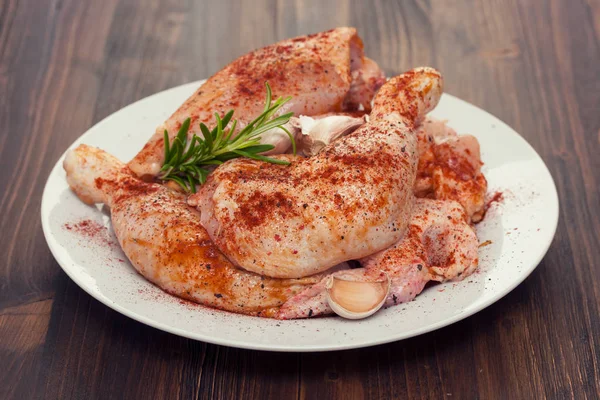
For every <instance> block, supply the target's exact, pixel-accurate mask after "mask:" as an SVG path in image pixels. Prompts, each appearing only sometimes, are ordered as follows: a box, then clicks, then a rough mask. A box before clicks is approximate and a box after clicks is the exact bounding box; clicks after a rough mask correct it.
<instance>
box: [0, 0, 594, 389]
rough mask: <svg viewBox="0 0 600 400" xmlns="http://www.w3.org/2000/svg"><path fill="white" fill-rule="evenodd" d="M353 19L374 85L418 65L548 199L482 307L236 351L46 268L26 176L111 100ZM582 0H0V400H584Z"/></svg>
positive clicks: (589, 73) (588, 360)
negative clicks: (342, 345)
mask: <svg viewBox="0 0 600 400" xmlns="http://www.w3.org/2000/svg"><path fill="white" fill-rule="evenodd" d="M339 25H353V26H356V27H357V28H358V29H359V32H360V34H361V36H362V38H363V39H364V42H365V48H366V51H367V54H368V55H369V56H370V57H372V58H373V59H375V60H377V61H378V62H379V64H380V65H381V66H382V67H383V68H384V69H385V70H386V72H387V73H388V74H396V73H398V72H401V71H403V70H406V69H408V68H411V67H413V66H417V65H432V66H435V67H437V68H439V69H441V70H442V71H443V72H444V74H445V76H446V89H447V91H448V92H450V93H452V94H455V95H458V96H459V97H461V98H463V99H465V100H467V101H469V102H472V103H473V104H476V105H477V106H479V107H482V108H483V109H486V110H488V111H490V112H491V113H493V114H495V115H497V116H498V117H500V118H501V119H502V120H504V121H506V122H507V123H508V124H509V125H511V126H512V127H514V128H515V129H516V130H517V131H518V132H520V133H521V134H522V135H523V136H524V137H525V138H526V139H527V140H528V141H529V143H531V144H532V145H533V147H534V148H535V149H536V150H537V151H538V152H539V153H540V154H541V156H542V158H543V159H544V161H545V162H546V163H547V165H548V167H549V168H550V171H551V172H552V175H553V176H554V179H555V181H556V185H557V187H558V191H559V195H560V201H561V218H560V223H559V227H558V231H557V233H556V238H555V239H554V242H553V244H552V247H551V248H550V250H549V252H548V254H547V256H546V257H545V258H544V260H543V261H542V263H541V264H540V266H539V267H538V268H537V269H536V270H535V272H534V273H533V274H532V275H531V276H530V277H529V278H528V279H527V280H526V281H525V282H524V283H523V284H521V285H520V286H519V287H518V288H516V289H515V290H514V291H512V292H511V293H510V294H509V295H507V296H506V297H505V298H503V299H502V300H500V301H498V302H497V303H496V304H494V305H492V306H490V307H489V308H487V309H486V310H484V311H482V312H480V313H478V314H476V315H474V316H472V317H470V318H467V319H466V320H464V321H462V322H459V323H457V324H454V325H452V326H449V327H447V328H444V329H440V330H438V331H435V332H432V333H429V334H426V335H422V336H420V337H416V338H413V339H409V340H404V341H401V342H397V343H392V344H388V345H382V346H378V347H373V348H367V349H361V350H352V351H343V352H336V353H317V354H285V353H266V352H258V351H247V350H238V349H233V348H227V347H220V346H215V345H208V344H205V343H201V342H195V341H192V340H188V339H183V338H180V337H177V336H174V335H171V334H168V333H164V332H161V331H158V330H156V329H153V328H150V327H147V326H145V325H142V324H140V323H138V322H135V321H133V320H131V319H129V318H127V317H124V316H122V315H121V314H119V313H117V312H115V311H112V310H111V309H109V308H108V307H106V306H104V305H102V304H100V303H99V302H98V301H96V300H94V299H93V298H92V297H90V296H89V295H87V294H86V293H85V292H84V291H83V290H81V289H80V288H79V287H78V286H77V285H75V284H74V283H73V282H72V281H71V280H70V279H69V278H68V277H67V276H66V275H65V273H64V272H63V271H62V270H61V269H60V267H59V266H58V264H57V263H56V261H55V260H54V259H53V257H52V255H51V254H50V251H49V250H48V248H47V246H46V243H45V240H44V237H43V234H42V229H41V226H40V215H39V210H40V199H41V194H42V189H43V187H44V183H45V181H46V178H47V176H48V173H49V171H50V168H51V167H52V166H53V165H54V163H55V162H56V160H57V159H58V158H59V156H60V155H61V153H62V152H63V151H64V150H65V149H66V147H67V146H68V145H69V144H70V143H71V142H72V141H73V140H74V139H75V138H77V137H78V136H79V135H81V134H82V133H83V132H85V131H86V130H87V129H88V128H89V127H90V126H92V125H93V124H95V123H96V122H98V121H100V120H101V119H102V118H104V117H106V116H107V115H109V114H111V113H113V112H114V111H116V110H118V109H120V108H121V107H123V106H125V105H127V104H129V103H131V102H133V101H136V100H138V99H141V98H143V97H145V96H148V95H150V94H152V93H155V92H157V91H160V90H163V89H166V88H169V87H172V86H175V85H179V84H182V83H185V82H189V81H192V80H196V79H199V78H204V77H208V76H209V75H211V74H213V73H214V72H216V71H217V70H218V69H219V68H220V67H222V66H223V65H225V64H227V63H228V62H230V61H231V60H233V59H234V58H235V57H237V56H239V55H241V54H243V53H245V52H247V51H249V50H251V49H253V48H256V47H259V46H262V45H266V44H269V43H271V42H274V41H277V40H279V39H283V38H287V37H291V36H295V35H299V34H304V33H309V32H315V31H321V30H325V29H328V28H331V27H334V26H339ZM599 78H600V2H598V1H597V0H569V1H567V0H562V1H561V0H545V1H533V0H531V1H529V0H521V1H519V0H510V1H499V0H495V1H479V2H474V1H471V0H462V1H426V0H423V1H397V2H391V1H373V2H367V1H336V2H333V1H327V2H325V1H314V2H309V3H307V2H302V1H297V2H292V1H289V2H288V1H283V0H279V1H276V0H256V1H254V0H253V1H250V0H246V1H241V2H237V1H233V0H220V1H218V2H211V1H205V2H201V1H186V2H179V1H174V0H148V1H141V0H140V1H137V2H135V1H130V0H127V1H125V0H103V1H84V0H54V1H50V0H43V1H42V0H0V132H1V133H0V155H1V157H0V162H1V165H2V168H1V169H0V178H1V179H0V210H2V213H1V214H0V232H2V233H1V235H2V240H1V241H0V254H1V256H0V257H1V259H2V260H3V262H2V263H1V264H0V288H1V290H0V360H1V366H0V398H3V399H5V398H15V399H25V398H32V397H36V398H37V397H41V398H60V399H68V398H77V399H83V398H99V399H109V398H123V397H125V398H144V399H150V398H167V397H175V396H177V397H181V398H191V397H201V398H207V399H209V398H231V399H239V398H246V397H256V398H261V399H262V398H273V399H287V398H296V397H302V398H315V399H324V398H330V397H339V398H345V399H354V398H363V397H369V398H410V399H414V398H419V399H428V398H455V399H475V398H480V399H492V398H498V399H506V398H512V399H518V398H544V397H547V398H556V399H564V398H577V399H582V398H590V399H592V398H598V396H600V339H599V338H600V284H599V281H600V262H599V261H598V260H599V257H600V252H599V251H598V247H599V243H600V213H599V212H598V207H599V206H600V201H599V189H600V157H599V156H598V154H600V111H599V109H600V86H599V83H600V80H599Z"/></svg>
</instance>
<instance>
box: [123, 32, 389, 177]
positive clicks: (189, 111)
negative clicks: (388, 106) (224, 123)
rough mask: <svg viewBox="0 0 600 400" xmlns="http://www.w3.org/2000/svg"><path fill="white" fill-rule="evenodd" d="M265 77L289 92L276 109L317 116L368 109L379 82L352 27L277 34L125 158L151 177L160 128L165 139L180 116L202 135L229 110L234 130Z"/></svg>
mask: <svg viewBox="0 0 600 400" xmlns="http://www.w3.org/2000/svg"><path fill="white" fill-rule="evenodd" d="M265 82H269V84H270V86H271V88H272V90H273V98H277V97H287V96H292V99H291V100H290V101H289V102H288V103H286V104H285V106H284V107H282V108H281V109H280V111H279V112H280V113H281V114H283V113H287V112H290V111H291V112H294V113H295V114H296V115H300V114H303V115H317V114H324V113H327V112H331V111H342V110H352V109H355V108H359V107H361V108H366V109H369V107H370V102H371V99H372V97H373V94H374V93H375V91H376V90H377V89H378V88H379V87H380V86H381V85H382V84H383V83H384V82H385V76H384V74H383V72H382V71H381V70H380V69H379V67H378V66H377V64H375V62H373V61H372V60H369V59H367V58H366V57H364V54H363V44H362V41H361V40H360V38H359V37H358V35H357V33H356V29H354V28H336V29H332V30H330V31H327V32H321V33H317V34H313V35H308V36H301V37H297V38H294V39H288V40H284V41H282V42H279V43H275V44H273V45H270V46H267V47H264V48H262V49H258V50H255V51H253V52H250V53H248V54H246V55H244V56H242V57H240V58H238V59H237V60H235V61H233V62H232V63H231V64H229V65H228V66H226V67H225V68H223V69H222V70H221V71H219V72H217V73H216V74H215V75H213V76H212V77H211V78H210V79H208V80H207V81H206V83H204V84H203V85H202V86H201V87H200V88H199V89H198V90H197V91H196V92H195V93H194V94H193V95H192V96H191V97H190V98H188V99H187V100H186V101H185V103H183V104H182V105H181V107H179V109H178V110H177V111H176V112H175V113H174V114H173V115H172V116H171V117H169V119H168V120H167V121H165V123H164V124H162V125H160V126H159V127H158V128H157V129H156V133H155V134H154V136H152V138H151V139H150V141H149V142H148V143H147V144H146V145H145V146H144V148H143V149H142V150H141V151H140V152H139V153H138V154H137V155H136V156H135V157H134V158H133V160H131V161H130V162H129V164H128V165H129V167H130V168H131V170H132V171H133V172H134V173H135V174H137V175H138V176H142V177H145V176H155V175H156V174H158V172H159V171H160V168H161V167H162V164H163V162H164V145H163V144H164V143H163V140H164V139H163V132H164V131H165V130H166V131H167V132H168V134H169V138H170V140H172V139H173V137H174V136H175V135H176V134H177V131H178V130H179V128H180V127H181V124H182V123H183V121H184V120H185V119H187V118H190V119H191V126H190V130H189V132H188V135H189V137H190V138H191V136H192V135H194V134H197V135H199V136H201V133H200V128H199V124H200V122H203V123H205V124H207V125H208V126H209V127H212V126H214V124H215V123H216V122H215V117H214V114H215V113H218V114H219V115H221V116H222V115H224V114H225V113H227V112H228V111H229V110H235V113H234V119H238V122H239V123H238V128H239V129H241V128H243V127H244V126H245V125H246V124H247V123H248V122H250V121H251V120H253V119H254V118H255V117H256V116H258V115H259V114H260V113H262V111H263V107H264V101H265V96H266V91H265ZM262 139H263V143H268V144H273V145H275V146H276V150H275V152H276V153H282V152H284V151H285V150H286V149H287V147H289V144H290V141H289V138H288V136H287V135H286V134H285V133H284V132H283V131H274V132H272V134H266V133H265V134H263V135H262Z"/></svg>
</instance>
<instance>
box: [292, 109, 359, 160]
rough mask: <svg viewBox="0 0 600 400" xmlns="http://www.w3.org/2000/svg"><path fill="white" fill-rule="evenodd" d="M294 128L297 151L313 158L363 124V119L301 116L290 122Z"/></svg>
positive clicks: (334, 116)
mask: <svg viewBox="0 0 600 400" xmlns="http://www.w3.org/2000/svg"><path fill="white" fill-rule="evenodd" d="M290 122H291V125H292V126H294V127H296V128H297V129H298V130H297V131H296V132H297V134H296V142H297V145H298V151H301V152H302V153H304V154H305V155H307V156H314V155H316V154H317V153H318V152H320V151H321V150H322V149H323V148H324V147H325V146H327V145H329V144H330V143H332V142H334V141H335V140H336V139H338V138H340V137H342V136H345V135H348V134H350V133H352V132H353V131H355V130H356V129H357V128H358V127H359V126H361V125H362V124H364V123H365V120H364V118H363V117H360V118H357V117H351V116H347V115H328V116H323V117H315V118H313V117H307V116H305V115H301V116H300V117H298V118H293V119H292V120H290Z"/></svg>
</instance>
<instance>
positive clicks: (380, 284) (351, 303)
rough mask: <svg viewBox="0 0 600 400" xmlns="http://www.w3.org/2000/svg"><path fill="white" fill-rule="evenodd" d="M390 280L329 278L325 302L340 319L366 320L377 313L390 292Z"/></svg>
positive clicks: (387, 278)
mask: <svg viewBox="0 0 600 400" xmlns="http://www.w3.org/2000/svg"><path fill="white" fill-rule="evenodd" d="M390 286H391V280H390V278H389V277H388V276H387V274H385V280H382V281H377V282H365V281H352V280H345V279H341V278H338V277H335V276H331V277H329V279H328V281H327V282H326V284H325V288H326V290H327V302H328V303H329V306H330V307H331V309H332V310H333V311H334V312H335V313H336V314H337V315H339V316H340V317H344V318H348V319H361V318H366V317H368V316H370V315H372V314H374V313H375V312H376V311H378V310H379V309H380V308H381V307H383V304H384V303H385V299H386V298H387V296H388V294H389V292H390Z"/></svg>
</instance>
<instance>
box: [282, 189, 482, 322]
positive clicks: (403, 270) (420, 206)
mask: <svg viewBox="0 0 600 400" xmlns="http://www.w3.org/2000/svg"><path fill="white" fill-rule="evenodd" d="M477 246H478V241H477V235H476V234H475V231H474V230H473V228H472V227H471V225H470V224H469V223H468V222H467V215H466V214H465V211H464V209H463V208H462V206H461V205H460V204H458V203H457V202H455V201H443V200H430V199H418V200H417V202H416V204H415V207H414V209H413V213H412V217H411V220H410V224H409V227H408V230H407V232H406V235H405V236H404V237H403V238H402V239H401V240H400V241H399V242H398V243H396V244H395V245H393V246H391V247H390V248H388V249H386V250H383V251H381V252H378V253H376V254H373V255H370V256H368V257H365V258H363V259H362V260H360V263H361V264H362V266H363V268H357V269H348V270H343V271H339V272H335V273H334V275H335V276H337V277H339V278H342V279H347V280H355V281H365V282H376V281H379V280H382V279H383V278H384V277H385V275H386V274H387V276H388V277H389V278H390V279H391V290H390V292H389V294H388V297H387V299H386V301H385V306H393V305H396V304H400V303H404V302H407V301H410V300H412V299H414V298H415V297H416V296H417V295H418V294H419V293H421V291H423V288H424V287H425V285H426V284H427V282H429V281H439V282H443V281H448V280H462V279H464V278H465V277H467V276H469V275H470V274H471V273H473V271H475V269H476V268H477V265H478V257H477ZM327 279H328V277H325V278H323V279H322V280H321V282H319V283H317V284H315V285H313V286H311V287H309V288H307V289H305V290H304V291H302V292H301V293H299V294H297V295H296V296H294V297H292V298H291V299H290V300H288V301H287V302H286V303H285V304H284V305H283V306H282V307H281V308H280V310H279V313H278V314H277V318H281V319H293V318H307V317H309V316H317V315H326V314H332V313H333V311H332V310H331V308H330V307H329V304H328V302H327V295H326V290H325V282H326V281H327Z"/></svg>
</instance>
